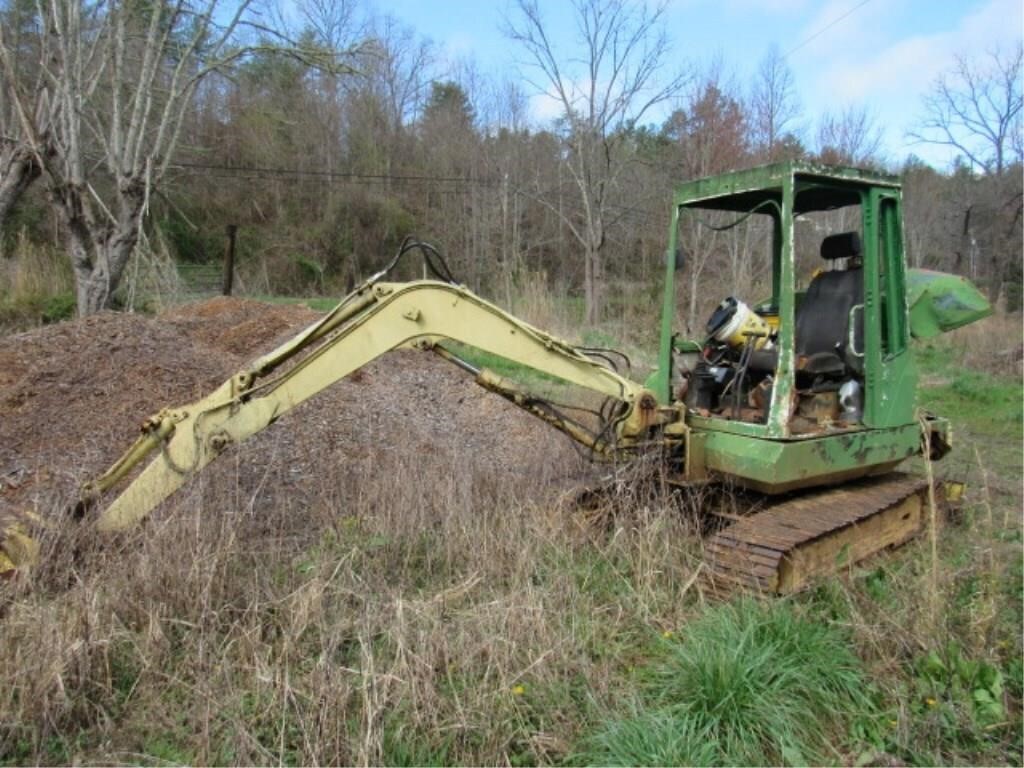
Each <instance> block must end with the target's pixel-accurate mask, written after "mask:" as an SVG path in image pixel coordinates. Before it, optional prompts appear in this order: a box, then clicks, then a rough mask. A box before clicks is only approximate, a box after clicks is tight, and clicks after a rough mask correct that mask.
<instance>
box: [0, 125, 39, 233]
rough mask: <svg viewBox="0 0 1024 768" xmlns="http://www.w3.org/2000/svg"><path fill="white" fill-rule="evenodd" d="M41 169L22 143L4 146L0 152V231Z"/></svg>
mask: <svg viewBox="0 0 1024 768" xmlns="http://www.w3.org/2000/svg"><path fill="white" fill-rule="evenodd" d="M40 173H42V169H41V168H40V167H39V163H38V162H36V158H35V156H34V155H33V154H32V151H31V150H30V149H29V148H28V147H27V146H24V145H21V144H16V145H14V146H10V147H5V148H4V149H3V152H2V153H0V174H2V175H0V231H3V228H4V224H5V223H6V222H7V217H8V216H9V215H10V213H11V211H12V210H13V209H14V206H15V205H16V204H17V202H18V200H19V199H20V198H21V196H22V194H24V192H25V190H26V189H28V188H29V186H30V185H31V184H32V182H33V181H35V180H36V179H37V178H39V174H40Z"/></svg>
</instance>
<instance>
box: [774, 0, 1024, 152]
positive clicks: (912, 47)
mask: <svg viewBox="0 0 1024 768" xmlns="http://www.w3.org/2000/svg"><path fill="white" fill-rule="evenodd" d="M844 6H845V8H846V9H847V10H849V7H850V6H849V2H840V1H839V0H835V2H831V3H829V4H828V7H826V8H825V9H823V10H822V11H821V12H820V13H819V15H818V17H817V18H816V19H815V21H813V22H811V23H810V24H808V26H807V28H808V29H809V30H811V32H810V33H813V30H814V29H820V28H821V25H822V24H827V23H828V20H829V19H834V18H836V16H835V15H834V12H835V10H836V9H837V8H842V7H844ZM889 7H890V8H891V5H890V6H889ZM885 8H886V3H883V2H873V3H869V4H868V5H867V6H865V7H864V8H862V9H860V11H858V12H857V13H854V14H851V15H850V16H849V17H848V18H847V19H845V20H844V21H843V22H842V23H841V24H837V25H836V27H835V28H834V29H835V34H834V35H833V34H832V30H830V31H829V32H826V33H825V34H823V35H821V37H820V38H818V39H816V40H815V41H813V42H812V43H811V44H809V45H808V46H807V47H806V48H804V49H802V50H801V51H800V52H799V53H798V54H796V55H795V56H794V57H793V59H792V60H791V63H792V65H793V67H794V70H801V71H803V72H814V73H815V74H814V75H812V76H811V78H810V79H807V80H805V83H806V87H807V93H808V106H809V107H810V108H811V111H812V112H815V113H821V112H822V111H824V110H826V109H835V108H838V107H841V106H844V105H848V104H853V105H857V106H867V107H869V108H871V109H872V111H874V112H876V113H877V114H880V115H884V116H885V118H886V120H885V122H884V123H883V125H882V128H883V129H884V131H885V133H886V135H887V139H888V141H887V144H888V146H889V147H891V148H892V149H893V150H894V151H895V152H896V153H897V155H898V158H897V159H899V157H901V156H902V155H903V154H905V153H906V152H909V151H915V152H918V153H919V154H922V155H924V156H926V159H928V160H929V161H931V162H937V163H940V164H941V163H945V162H948V161H949V160H950V159H951V158H950V157H949V154H948V152H946V151H945V150H943V149H939V148H928V147H925V146H921V145H918V146H911V145H910V144H908V143H907V141H906V140H905V138H904V134H905V132H906V131H907V129H908V128H910V127H911V126H912V125H913V123H914V122H915V121H916V119H917V118H918V117H919V115H920V109H921V97H922V96H923V95H924V94H925V93H926V92H927V91H928V89H929V88H930V87H931V84H932V83H933V82H934V81H935V79H936V78H937V77H938V76H939V74H941V73H942V72H943V71H945V70H947V69H949V67H950V66H951V64H952V63H953V58H954V56H955V55H957V54H964V55H967V56H978V55H982V54H984V53H985V52H986V51H987V50H989V49H991V48H992V47H993V46H994V45H1002V46H1003V47H1004V48H1006V47H1008V46H1009V45H1012V44H1014V43H1015V42H1016V41H1019V40H1020V36H1021V32H1020V30H1021V4H1020V0H989V2H987V3H985V4H984V5H982V6H980V7H978V8H977V9H976V10H973V11H972V12H969V13H966V14H964V15H963V16H962V17H961V18H960V19H959V21H958V22H957V24H956V26H955V27H953V28H950V29H947V30H944V31H941V32H935V33H931V34H910V35H906V36H904V37H902V38H900V39H898V40H895V41H893V42H890V43H889V44H888V45H885V46H881V47H879V46H878V45H877V44H873V40H877V38H878V35H877V34H874V35H873V34H871V30H872V29H874V30H880V29H884V28H885V24H886V23H887V20H886V16H887V13H886V11H885ZM861 11H865V12H867V11H870V13H863V14H862V13H861ZM841 13H842V12H841V11H840V13H839V15H841ZM823 19H824V21H822V20H823ZM888 23H890V24H891V17H890V20H889V21H888ZM816 24H817V25H818V26H815V25H816ZM810 33H809V34H810ZM797 56H800V57H801V58H800V59H797V58H796V57H797Z"/></svg>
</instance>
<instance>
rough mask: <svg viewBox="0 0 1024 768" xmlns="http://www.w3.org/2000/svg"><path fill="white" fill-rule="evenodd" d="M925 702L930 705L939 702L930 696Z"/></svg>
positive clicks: (932, 705)
mask: <svg viewBox="0 0 1024 768" xmlns="http://www.w3.org/2000/svg"><path fill="white" fill-rule="evenodd" d="M924 703H925V704H927V705H928V706H929V707H934V706H935V705H936V704H938V703H939V702H937V701H936V700H935V699H933V698H931V697H929V698H927V699H925V700H924Z"/></svg>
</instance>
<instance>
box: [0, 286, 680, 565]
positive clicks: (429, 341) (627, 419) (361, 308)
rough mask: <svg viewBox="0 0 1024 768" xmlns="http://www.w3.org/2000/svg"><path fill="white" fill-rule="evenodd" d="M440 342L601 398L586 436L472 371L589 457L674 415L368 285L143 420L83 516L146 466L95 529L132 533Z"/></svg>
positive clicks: (504, 337)
mask: <svg viewBox="0 0 1024 768" xmlns="http://www.w3.org/2000/svg"><path fill="white" fill-rule="evenodd" d="M443 340H454V341H457V342H461V343H463V344H467V345H470V346H473V347H476V348H478V349H481V350H483V351H485V352H489V353H492V354H494V355H498V356H500V357H503V358H505V359H508V360H511V361H513V362H516V363H519V364H521V365H524V366H528V367H530V368H533V369H536V370H538V371H542V372H544V373H546V374H549V375H551V376H554V377H557V378H559V379H561V380H564V381H566V382H569V383H570V384H575V385H578V386H580V387H584V388H586V389H588V390H592V391H594V392H597V393H600V394H601V395H604V396H605V397H608V398H611V399H612V400H613V401H615V403H616V404H617V405H616V407H615V408H614V409H613V418H612V419H611V421H610V423H609V424H607V425H605V429H603V430H601V432H600V433H598V434H594V433H593V432H590V431H588V430H586V429H585V428H583V427H582V426H580V425H578V424H576V423H575V422H572V421H571V420H563V419H561V418H559V417H555V416H551V415H550V414H549V413H548V412H547V411H542V410H541V409H539V408H538V407H537V406H536V403H537V400H536V399H533V398H531V397H530V396H529V395H527V394H526V393H523V392H521V391H519V390H517V389H516V385H514V384H513V383H512V382H509V381H508V380H506V379H503V378H502V377H500V376H497V375H496V374H493V373H491V372H489V371H486V370H483V371H478V372H477V373H478V376H477V379H478V381H479V382H480V383H481V384H482V385H483V386H485V387H487V388H488V389H491V390H493V391H496V392H498V393H499V394H502V395H504V396H505V397H507V398H508V399H509V400H511V401H512V402H515V403H517V404H518V405H521V406H523V407H524V408H526V409H527V410H530V411H533V412H535V413H536V415H538V416H540V417H542V418H545V420H547V421H549V423H551V424H552V425H554V426H556V427H559V428H562V429H563V431H565V432H566V433H567V434H569V435H570V436H571V437H573V438H575V439H577V440H579V441H581V442H589V444H590V447H592V448H594V449H595V450H596V451H598V452H603V453H609V452H612V451H614V450H616V449H618V448H628V447H629V446H630V445H631V444H635V443H637V442H638V441H642V440H643V439H644V438H645V437H646V436H647V435H648V434H649V433H650V432H651V431H652V429H653V428H654V427H655V426H657V425H659V424H664V423H666V422H668V421H670V420H678V419H680V418H681V413H680V412H679V411H678V410H673V409H667V408H660V409H659V408H658V406H657V403H656V401H655V399H654V397H653V394H652V393H651V392H650V391H648V390H646V389H645V388H644V387H643V386H641V385H639V384H636V383H634V382H632V381H630V380H629V379H627V378H625V377H623V376H622V375H620V374H619V373H617V372H616V371H614V370H612V369H611V368H609V367H608V366H606V365H604V364H602V363H600V362H598V361H595V360H594V359H592V358H590V357H588V356H587V355H585V354H584V353H582V352H580V351H577V350H576V349H575V348H574V347H573V346H571V345H570V344H568V343H566V342H564V341H561V340H559V339H557V338H555V337H554V336H551V335H550V334H547V333H544V332H543V331H540V330H538V329H537V328H534V327H533V326H531V325H529V324H528V323H525V322H523V321H522V320H518V319H516V318H514V317H512V316H511V315H509V314H508V313H506V312H504V311H503V310H501V309H499V308H498V307H496V306H495V305H493V304H491V303H489V302H487V301H485V300H484V299H482V298H480V297H479V296H476V295H475V294H473V293H472V292H470V291H469V290H467V289H465V288H463V287H460V286H457V285H453V284H448V283H445V282H440V281H433V280H423V281H416V282H409V283H388V282H377V281H376V280H375V279H371V280H369V281H367V282H366V283H365V284H363V285H362V286H361V287H360V288H358V289H357V290H356V291H354V292H353V293H352V294H350V295H349V296H347V297H346V298H345V299H344V300H343V301H342V302H341V303H339V304H338V306H337V307H336V308H335V309H334V310H332V311H331V312H330V313H328V314H327V315H325V316H324V317H323V318H322V319H320V320H318V321H317V322H316V323H314V324H313V325H311V326H309V327H308V328H306V329H305V330H303V331H302V332H301V333H299V334H298V335H297V336H295V337H294V338H293V339H291V340H289V341H287V342H286V343H284V344H283V345H281V346H280V347H278V348H277V349H275V350H273V351H272V352H270V353H268V354H266V355H264V356H262V357H260V358H258V359H256V360H254V361H253V362H252V363H251V364H250V365H249V366H247V367H246V368H245V369H244V370H242V371H240V372H239V373H237V374H235V375H234V376H232V377H231V378H230V379H228V380H227V381H225V382H224V383H223V384H221V385H220V386H219V387H217V388H216V389H215V390H214V391H213V392H211V393H210V394H209V395H207V396H206V397H204V398H202V399H200V400H198V401H196V402H194V403H190V404H188V405H184V406H181V407H177V408H168V409H164V410H162V411H160V412H159V413H157V414H156V415H154V416H152V417H150V418H149V419H147V420H146V422H145V423H144V425H143V428H142V435H141V436H140V437H139V439H138V440H137V441H136V442H135V443H134V444H133V445H132V446H131V447H130V448H129V449H128V450H127V451H126V452H125V453H124V455H123V456H122V457H121V458H120V459H118V461H117V462H115V463H114V465H113V466H111V468H110V469H109V470H108V471H107V472H106V473H104V474H103V475H102V476H101V477H99V478H97V479H96V480H94V481H92V482H90V483H88V484H87V485H86V486H85V488H84V489H83V494H82V498H83V506H90V505H91V504H92V503H93V502H95V501H96V500H97V499H98V498H99V497H100V496H101V494H103V493H104V492H106V491H108V490H110V489H111V488H112V487H114V486H115V485H117V484H118V483H119V482H120V481H121V480H123V479H124V478H125V477H126V476H127V475H129V474H130V473H131V472H132V470H133V469H135V468H136V467H138V466H139V465H140V464H142V463H144V462H146V461H147V460H148V462H149V463H148V464H147V465H146V466H145V468H144V469H143V470H142V472H141V473H140V474H139V475H138V476H137V477H136V478H135V479H134V480H132V482H131V483H130V484H129V485H128V486H127V487H126V488H125V489H124V491H123V492H122V493H121V494H120V495H118V496H117V497H116V498H115V499H114V500H113V502H112V503H111V504H110V505H109V506H108V507H107V508H106V509H105V510H104V511H103V512H102V513H101V514H100V515H99V516H98V518H96V522H95V525H96V527H97V529H98V530H100V531H117V530H122V529H124V528H127V527H129V526H132V525H134V524H136V523H138V522H139V521H140V520H142V519H143V518H144V517H146V516H147V515H148V514H149V513H150V512H152V511H153V509H155V508H156V507H157V505H159V504H160V503H161V502H162V501H164V500H165V499H166V498H167V497H168V496H170V495H171V494H173V493H174V492H175V491H176V490H177V489H179V488H180V487H181V486H182V485H183V484H184V483H185V482H186V481H187V480H188V479H189V477H191V476H192V475H194V474H195V473H197V472H199V471H200V470H202V469H203V467H205V466H206V465H207V464H209V463H210V462H211V461H213V460H214V459H215V458H216V457H217V456H218V455H220V454H221V453H223V452H224V451H225V450H226V449H228V448H229V447H230V446H231V445H233V444H236V443H240V442H242V441H243V440H245V439H246V438H248V437H250V436H252V435H254V434H256V433H257V432H259V431H260V430H262V429H264V428H266V427H267V426H269V425H270V424H272V423H273V422H274V421H275V420H276V419H278V418H279V417H281V416H282V415H284V414H285V413H287V412H288V411H290V410H291V409H292V408H294V407H296V406H297V405H299V404H301V403H303V402H305V401H306V400H308V399H309V398H310V397H312V396H314V395H316V394H317V393H318V392H320V391H321V390H323V389H325V388H326V387H328V386H330V385H331V384H333V383H334V382H336V381H338V380H339V379H341V378H344V377H345V376H347V375H349V374H350V373H352V372H353V371H355V370H357V369H359V368H361V367H362V366H364V365H366V364H367V363H369V362H370V361H371V360H373V359H375V358H377V357H379V356H380V355H382V354H384V353H385V352H387V351H389V350H392V349H396V348H398V347H409V346H417V347H421V348H424V349H434V348H436V345H437V344H438V342H440V341H443ZM437 351H438V352H439V353H440V354H442V355H443V356H444V357H446V358H448V359H454V360H455V361H457V362H458V359H457V358H454V356H453V355H452V353H451V352H449V351H448V350H444V349H442V348H439V347H437ZM474 370H475V369H474ZM12 540H13V539H12ZM12 559H13V558H12Z"/></svg>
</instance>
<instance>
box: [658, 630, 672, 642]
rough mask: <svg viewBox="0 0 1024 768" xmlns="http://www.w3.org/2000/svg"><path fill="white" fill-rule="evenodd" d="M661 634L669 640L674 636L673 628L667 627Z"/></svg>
mask: <svg viewBox="0 0 1024 768" xmlns="http://www.w3.org/2000/svg"><path fill="white" fill-rule="evenodd" d="M661 636H662V637H664V638H665V639H666V640H668V639H669V638H671V637H672V630H671V629H666V630H665V631H664V632H662V633H661Z"/></svg>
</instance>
